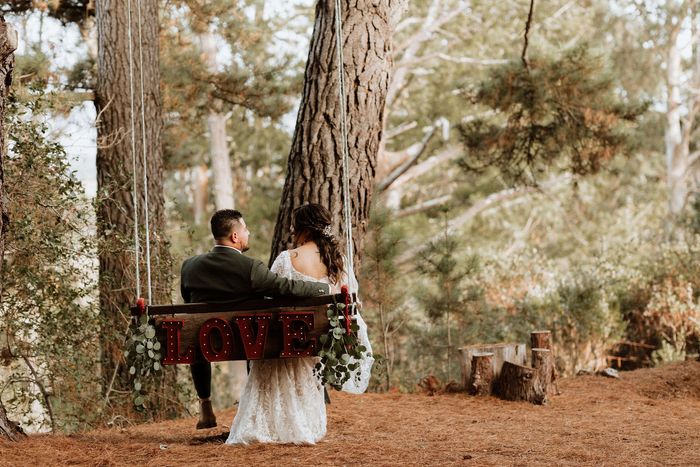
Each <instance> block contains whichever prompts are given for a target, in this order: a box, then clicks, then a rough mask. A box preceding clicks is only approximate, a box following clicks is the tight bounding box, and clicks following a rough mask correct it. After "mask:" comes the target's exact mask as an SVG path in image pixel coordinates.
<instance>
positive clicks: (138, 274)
mask: <svg viewBox="0 0 700 467" xmlns="http://www.w3.org/2000/svg"><path fill="white" fill-rule="evenodd" d="M126 11H127V16H128V24H129V27H128V39H129V98H130V104H131V105H130V110H131V164H132V172H131V173H132V180H133V182H134V184H133V188H132V193H131V194H132V199H133V203H134V256H135V264H136V298H138V297H140V296H141V267H140V265H139V262H140V259H141V258H140V250H141V246H140V244H139V204H138V203H139V198H138V194H137V186H136V123H135V122H134V120H135V118H134V52H133V46H132V43H133V40H132V37H131V0H128V2H127V9H126Z"/></svg>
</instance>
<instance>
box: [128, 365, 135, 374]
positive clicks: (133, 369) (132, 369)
mask: <svg viewBox="0 0 700 467" xmlns="http://www.w3.org/2000/svg"><path fill="white" fill-rule="evenodd" d="M129 374H130V375H134V374H136V367H135V366H132V367H131V368H129Z"/></svg>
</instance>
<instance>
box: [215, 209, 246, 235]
mask: <svg viewBox="0 0 700 467" xmlns="http://www.w3.org/2000/svg"><path fill="white" fill-rule="evenodd" d="M242 218H243V214H241V213H240V211H236V210H235V209H220V210H219V211H216V212H215V213H214V215H213V216H211V234H212V235H213V236H214V238H215V239H217V240H219V239H221V238H226V237H228V236H229V235H231V232H232V231H233V229H234V227H235V226H236V224H237V223H238V221H240V220H241V219H242Z"/></svg>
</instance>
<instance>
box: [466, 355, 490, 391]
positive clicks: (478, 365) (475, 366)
mask: <svg viewBox="0 0 700 467" xmlns="http://www.w3.org/2000/svg"><path fill="white" fill-rule="evenodd" d="M492 360H493V353H491V352H489V353H475V354H474V355H473V356H472V372H471V386H470V387H469V388H467V389H468V391H469V394H472V395H474V396H488V395H489V394H491V387H492V386H493V366H492V363H491V361H492Z"/></svg>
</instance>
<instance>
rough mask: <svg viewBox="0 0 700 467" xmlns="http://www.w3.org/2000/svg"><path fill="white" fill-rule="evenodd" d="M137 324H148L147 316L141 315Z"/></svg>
mask: <svg viewBox="0 0 700 467" xmlns="http://www.w3.org/2000/svg"><path fill="white" fill-rule="evenodd" d="M139 324H148V316H147V315H141V316H140V317H139Z"/></svg>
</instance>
